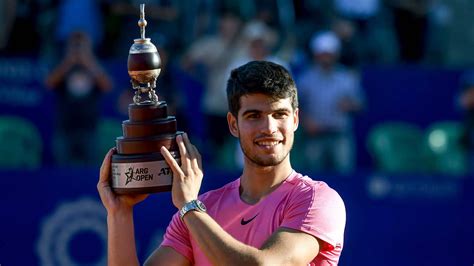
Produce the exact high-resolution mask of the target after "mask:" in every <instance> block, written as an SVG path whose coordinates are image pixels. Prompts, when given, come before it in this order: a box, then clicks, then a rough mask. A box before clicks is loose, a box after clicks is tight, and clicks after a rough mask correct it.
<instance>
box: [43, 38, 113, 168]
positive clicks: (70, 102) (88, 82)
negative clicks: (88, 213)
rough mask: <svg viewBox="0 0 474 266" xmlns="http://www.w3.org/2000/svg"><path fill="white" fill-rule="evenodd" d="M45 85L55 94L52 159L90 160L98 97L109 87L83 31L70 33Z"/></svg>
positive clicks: (93, 155)
mask: <svg viewBox="0 0 474 266" xmlns="http://www.w3.org/2000/svg"><path fill="white" fill-rule="evenodd" d="M46 85H47V86H48V87H49V88H51V89H53V90H54V91H55V92H56V96H57V102H56V104H57V106H56V107H57V108H56V114H57V130H56V133H57V134H56V139H55V144H56V146H55V149H54V153H55V154H54V155H55V159H56V162H57V163H58V164H59V165H71V164H73V165H78V164H79V165H86V164H91V163H93V161H94V158H96V153H95V147H96V143H95V140H96V128H97V123H98V121H99V117H100V109H99V99H100V96H101V94H102V93H103V92H106V91H108V90H110V89H111V82H110V80H109V77H108V76H107V74H106V73H105V72H104V70H103V69H102V67H101V66H100V65H99V62H98V61H97V59H96V58H95V56H94V54H93V52H92V44H91V40H90V38H89V36H88V35H87V34H85V33H84V32H74V33H72V34H71V36H70V37H69V39H68V42H67V49H66V54H65V56H64V57H63V59H62V61H61V62H60V63H59V64H58V65H57V66H56V67H55V68H54V70H53V71H52V72H51V73H50V74H49V75H48V77H47V80H46Z"/></svg>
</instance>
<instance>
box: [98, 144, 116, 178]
mask: <svg viewBox="0 0 474 266" xmlns="http://www.w3.org/2000/svg"><path fill="white" fill-rule="evenodd" d="M114 152H115V148H111V149H110V150H109V151H108V152H107V154H106V155H105V158H104V161H103V162H102V166H101V167H100V174H99V175H100V176H99V183H100V182H108V181H109V178H110V160H111V158H112V154H114Z"/></svg>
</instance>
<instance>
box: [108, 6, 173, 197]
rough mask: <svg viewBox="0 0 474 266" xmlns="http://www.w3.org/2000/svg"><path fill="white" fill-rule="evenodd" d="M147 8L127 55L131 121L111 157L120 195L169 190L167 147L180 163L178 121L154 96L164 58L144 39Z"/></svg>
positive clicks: (170, 175) (125, 123) (114, 184)
mask: <svg viewBox="0 0 474 266" xmlns="http://www.w3.org/2000/svg"><path fill="white" fill-rule="evenodd" d="M146 25H147V22H146V20H145V5H144V4H141V5H140V20H139V21H138V26H139V27H140V33H141V38H139V39H135V40H134V43H133V45H132V46H131V47H130V51H129V55H128V74H129V75H130V77H131V84H132V87H133V90H134V91H135V95H134V97H133V103H131V104H130V105H129V106H128V116H129V120H125V121H123V122H122V131H123V136H122V137H117V139H116V147H117V153H116V154H114V155H112V189H113V190H114V192H115V193H117V194H139V193H154V192H162V191H170V190H171V184H172V178H173V173H172V171H171V169H170V167H169V165H168V164H167V163H166V161H165V159H164V157H163V156H162V155H161V152H160V149H161V147H162V146H164V147H166V148H167V149H168V150H169V151H170V153H171V155H172V156H173V158H175V159H176V160H177V161H178V163H179V158H180V157H179V149H178V145H177V143H176V136H177V135H178V134H182V132H179V131H177V126H176V118H175V117H174V116H168V113H167V105H166V102H165V101H159V100H158V96H157V95H156V93H155V88H156V79H157V78H158V76H159V75H160V71H161V59H160V56H159V54H158V50H157V49H156V47H155V45H153V43H151V39H150V38H145V27H146Z"/></svg>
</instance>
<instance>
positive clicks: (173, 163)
mask: <svg viewBox="0 0 474 266" xmlns="http://www.w3.org/2000/svg"><path fill="white" fill-rule="evenodd" d="M160 150H161V155H163V157H164V158H165V160H166V162H167V163H168V165H169V166H170V167H171V171H173V174H174V175H173V176H174V177H177V176H182V173H183V171H182V170H181V167H179V164H178V162H177V161H176V160H175V159H174V158H173V156H172V155H171V153H170V152H169V151H168V149H167V148H166V147H165V146H162V147H161V149H160Z"/></svg>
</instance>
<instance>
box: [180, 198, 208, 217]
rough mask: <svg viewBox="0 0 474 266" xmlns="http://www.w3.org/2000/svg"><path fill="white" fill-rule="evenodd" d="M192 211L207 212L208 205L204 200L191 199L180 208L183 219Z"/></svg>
mask: <svg viewBox="0 0 474 266" xmlns="http://www.w3.org/2000/svg"><path fill="white" fill-rule="evenodd" d="M190 211H199V212H206V211H207V209H206V206H205V205H204V203H202V201H200V200H198V199H195V200H191V201H189V202H187V203H185V204H184V205H183V207H181V209H180V210H179V217H180V218H181V220H183V218H184V216H185V215H186V214H187V213H188V212H190Z"/></svg>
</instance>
